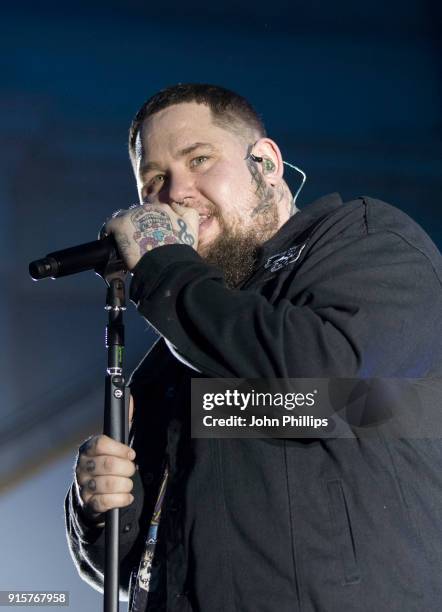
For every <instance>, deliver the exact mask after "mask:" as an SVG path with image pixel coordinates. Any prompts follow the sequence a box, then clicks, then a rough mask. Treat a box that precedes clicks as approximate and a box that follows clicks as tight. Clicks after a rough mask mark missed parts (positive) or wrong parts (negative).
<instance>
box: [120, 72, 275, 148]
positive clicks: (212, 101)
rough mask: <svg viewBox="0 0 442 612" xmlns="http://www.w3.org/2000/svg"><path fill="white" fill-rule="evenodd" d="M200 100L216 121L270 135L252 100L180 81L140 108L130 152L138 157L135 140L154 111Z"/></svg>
mask: <svg viewBox="0 0 442 612" xmlns="http://www.w3.org/2000/svg"><path fill="white" fill-rule="evenodd" d="M183 102H196V103H197V104H205V105H206V106H208V107H209V108H210V110H211V112H212V120H213V123H214V124H215V125H218V126H219V127H222V128H224V129H226V130H229V131H231V132H234V133H235V134H237V135H243V134H244V132H246V131H247V129H250V130H252V131H254V132H256V133H257V134H258V136H259V138H262V137H265V136H267V133H266V129H265V126H264V123H263V121H262V119H261V118H260V116H259V115H258V113H257V112H256V111H255V109H254V108H253V107H252V105H251V104H250V102H248V101H247V100H246V99H245V98H243V97H242V96H240V95H239V94H237V93H235V92H233V91H230V90H229V89H225V88H224V87H219V86H217V85H208V84H206V83H178V85H172V86H171V87H167V88H166V89H162V90H161V91H159V92H158V93H156V94H155V95H153V96H152V97H151V98H149V99H148V100H147V101H146V102H145V103H144V104H143V105H142V106H141V108H140V109H139V110H138V112H137V114H136V115H135V117H134V119H133V121H132V123H131V126H130V130H129V155H130V157H131V159H132V160H133V159H134V158H135V141H136V138H137V134H138V132H139V130H140V128H141V125H142V123H143V122H144V121H145V119H147V118H148V117H150V116H151V115H153V114H155V113H157V112H158V111H160V110H163V109H164V108H167V107H168V106H172V105H173V104H182V103H183Z"/></svg>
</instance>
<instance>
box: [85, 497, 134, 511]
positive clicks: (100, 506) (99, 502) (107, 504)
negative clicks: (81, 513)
mask: <svg viewBox="0 0 442 612" xmlns="http://www.w3.org/2000/svg"><path fill="white" fill-rule="evenodd" d="M133 501H134V496H133V495H132V494H131V493H108V494H102V495H94V496H93V497H91V498H90V499H89V501H88V502H87V503H86V504H85V506H86V508H87V510H88V511H90V512H92V513H97V514H100V513H101V512H107V510H112V508H125V507H126V506H129V505H130V504H131V503H132V502H133Z"/></svg>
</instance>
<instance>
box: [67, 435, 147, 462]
mask: <svg viewBox="0 0 442 612" xmlns="http://www.w3.org/2000/svg"><path fill="white" fill-rule="evenodd" d="M79 454H80V457H81V455H85V456H87V457H96V456H98V455H113V456H115V457H121V458H122V459H130V460H133V459H135V451H134V450H133V449H132V448H130V446H127V444H123V443H122V442H117V441H116V440H113V439H112V438H109V436H106V435H105V434H102V435H99V436H92V437H91V438H89V439H88V440H86V442H84V443H83V444H82V445H81V446H80V453H79Z"/></svg>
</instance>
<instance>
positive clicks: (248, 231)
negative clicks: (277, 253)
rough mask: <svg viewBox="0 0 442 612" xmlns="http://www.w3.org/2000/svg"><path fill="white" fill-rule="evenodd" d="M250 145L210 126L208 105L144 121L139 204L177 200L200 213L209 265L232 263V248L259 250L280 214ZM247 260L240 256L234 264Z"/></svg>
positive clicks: (186, 106) (201, 245)
mask: <svg viewBox="0 0 442 612" xmlns="http://www.w3.org/2000/svg"><path fill="white" fill-rule="evenodd" d="M250 145H253V142H250V143H248V142H247V139H246V138H241V137H240V136H239V135H236V134H234V133H232V132H230V131H228V130H225V129H223V128H221V127H219V126H217V125H215V124H213V122H212V117H211V111H210V109H209V107H207V106H205V105H203V104H196V103H194V102H191V103H183V104H177V105H174V106H170V107H168V108H166V109H164V110H162V111H159V112H158V113H156V114H154V115H153V116H152V117H150V118H148V120H146V121H145V122H144V124H143V126H142V129H141V131H140V134H139V135H138V138H137V145H136V155H137V159H136V175H137V185H138V191H139V197H140V201H142V202H149V203H155V202H160V203H162V204H170V203H172V202H178V203H182V204H184V205H185V206H189V207H191V208H194V209H195V210H197V211H198V213H199V214H200V226H199V238H198V252H199V253H200V255H201V256H203V257H205V258H206V259H209V260H210V259H211V254H212V255H213V254H214V253H215V255H216V257H215V262H214V263H217V261H216V259H217V258H218V256H219V255H220V254H221V256H224V258H225V259H226V261H227V259H228V255H229V253H227V251H231V250H232V245H236V247H237V248H239V250H240V251H242V250H244V249H246V250H248V251H250V250H251V249H252V248H253V249H255V248H256V246H257V245H259V244H262V243H263V242H265V241H266V240H267V239H268V238H270V236H272V235H273V234H274V233H275V232H276V230H277V229H278V227H279V214H278V208H277V205H276V203H275V201H274V193H273V190H271V189H269V188H268V186H267V185H266V183H265V181H263V180H262V177H261V176H260V173H259V171H258V170H257V169H256V163H255V162H251V161H250V159H247V155H248V152H249V150H250ZM220 250H221V253H218V251H220ZM230 255H231V256H232V257H233V253H231V252H230ZM243 255H244V253H243V254H242V255H241V253H237V254H236V259H239V260H241V259H242V257H243ZM249 255H250V253H249ZM218 263H221V265H223V262H218ZM235 265H236V264H235Z"/></svg>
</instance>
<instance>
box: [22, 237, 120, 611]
mask: <svg viewBox="0 0 442 612" xmlns="http://www.w3.org/2000/svg"><path fill="white" fill-rule="evenodd" d="M104 236H105V235H104ZM110 240H111V239H109V238H104V240H103V241H102V242H103V245H100V244H98V241H97V242H94V243H88V244H86V245H80V247H74V248H72V249H65V251H60V252H58V251H57V252H56V253H51V254H49V255H48V256H47V257H46V259H43V260H37V261H33V262H31V263H30V265H29V273H30V275H31V277H32V278H33V279H34V280H39V279H41V278H45V277H48V276H52V278H56V277H57V276H65V275H66V274H74V273H75V272H80V271H82V270H86V269H91V268H93V267H94V265H95V264H96V263H97V261H98V262H99V263H98V264H97V265H96V267H95V272H96V273H97V274H98V276H101V278H102V279H103V280H104V282H105V283H106V285H107V295H106V306H105V309H106V310H107V311H108V315H109V319H108V324H107V326H106V348H107V368H106V378H105V393H104V424H103V433H104V434H106V435H107V436H109V437H110V438H113V439H114V440H117V442H122V443H124V444H127V442H128V416H129V415H128V413H129V397H130V394H129V389H128V387H127V386H126V381H125V379H124V374H123V353H124V325H123V312H124V311H125V310H126V297H125V284H124V281H125V277H126V270H125V269H124V264H123V262H122V260H121V259H120V258H119V254H118V252H117V250H116V248H110V244H111V242H110ZM97 244H98V247H97ZM91 245H92V246H93V247H94V249H93V250H92V255H91V250H90V249H89V251H88V252H87V253H86V255H85V254H84V253H83V250H84V247H90V246H91ZM60 254H61V255H63V257H64V259H63V258H61V259H60V257H58V256H59V255H60ZM52 255H54V256H55V258H54V257H52ZM57 257H58V259H60V261H61V262H62V264H60V261H58V260H57ZM104 529H105V533H104V537H105V557H104V600H103V610H104V612H118V607H119V603H118V602H119V584H120V564H119V556H120V554H119V553H120V551H119V548H120V539H119V536H120V510H119V508H114V509H112V510H108V511H107V512H106V513H105V527H104Z"/></svg>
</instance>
